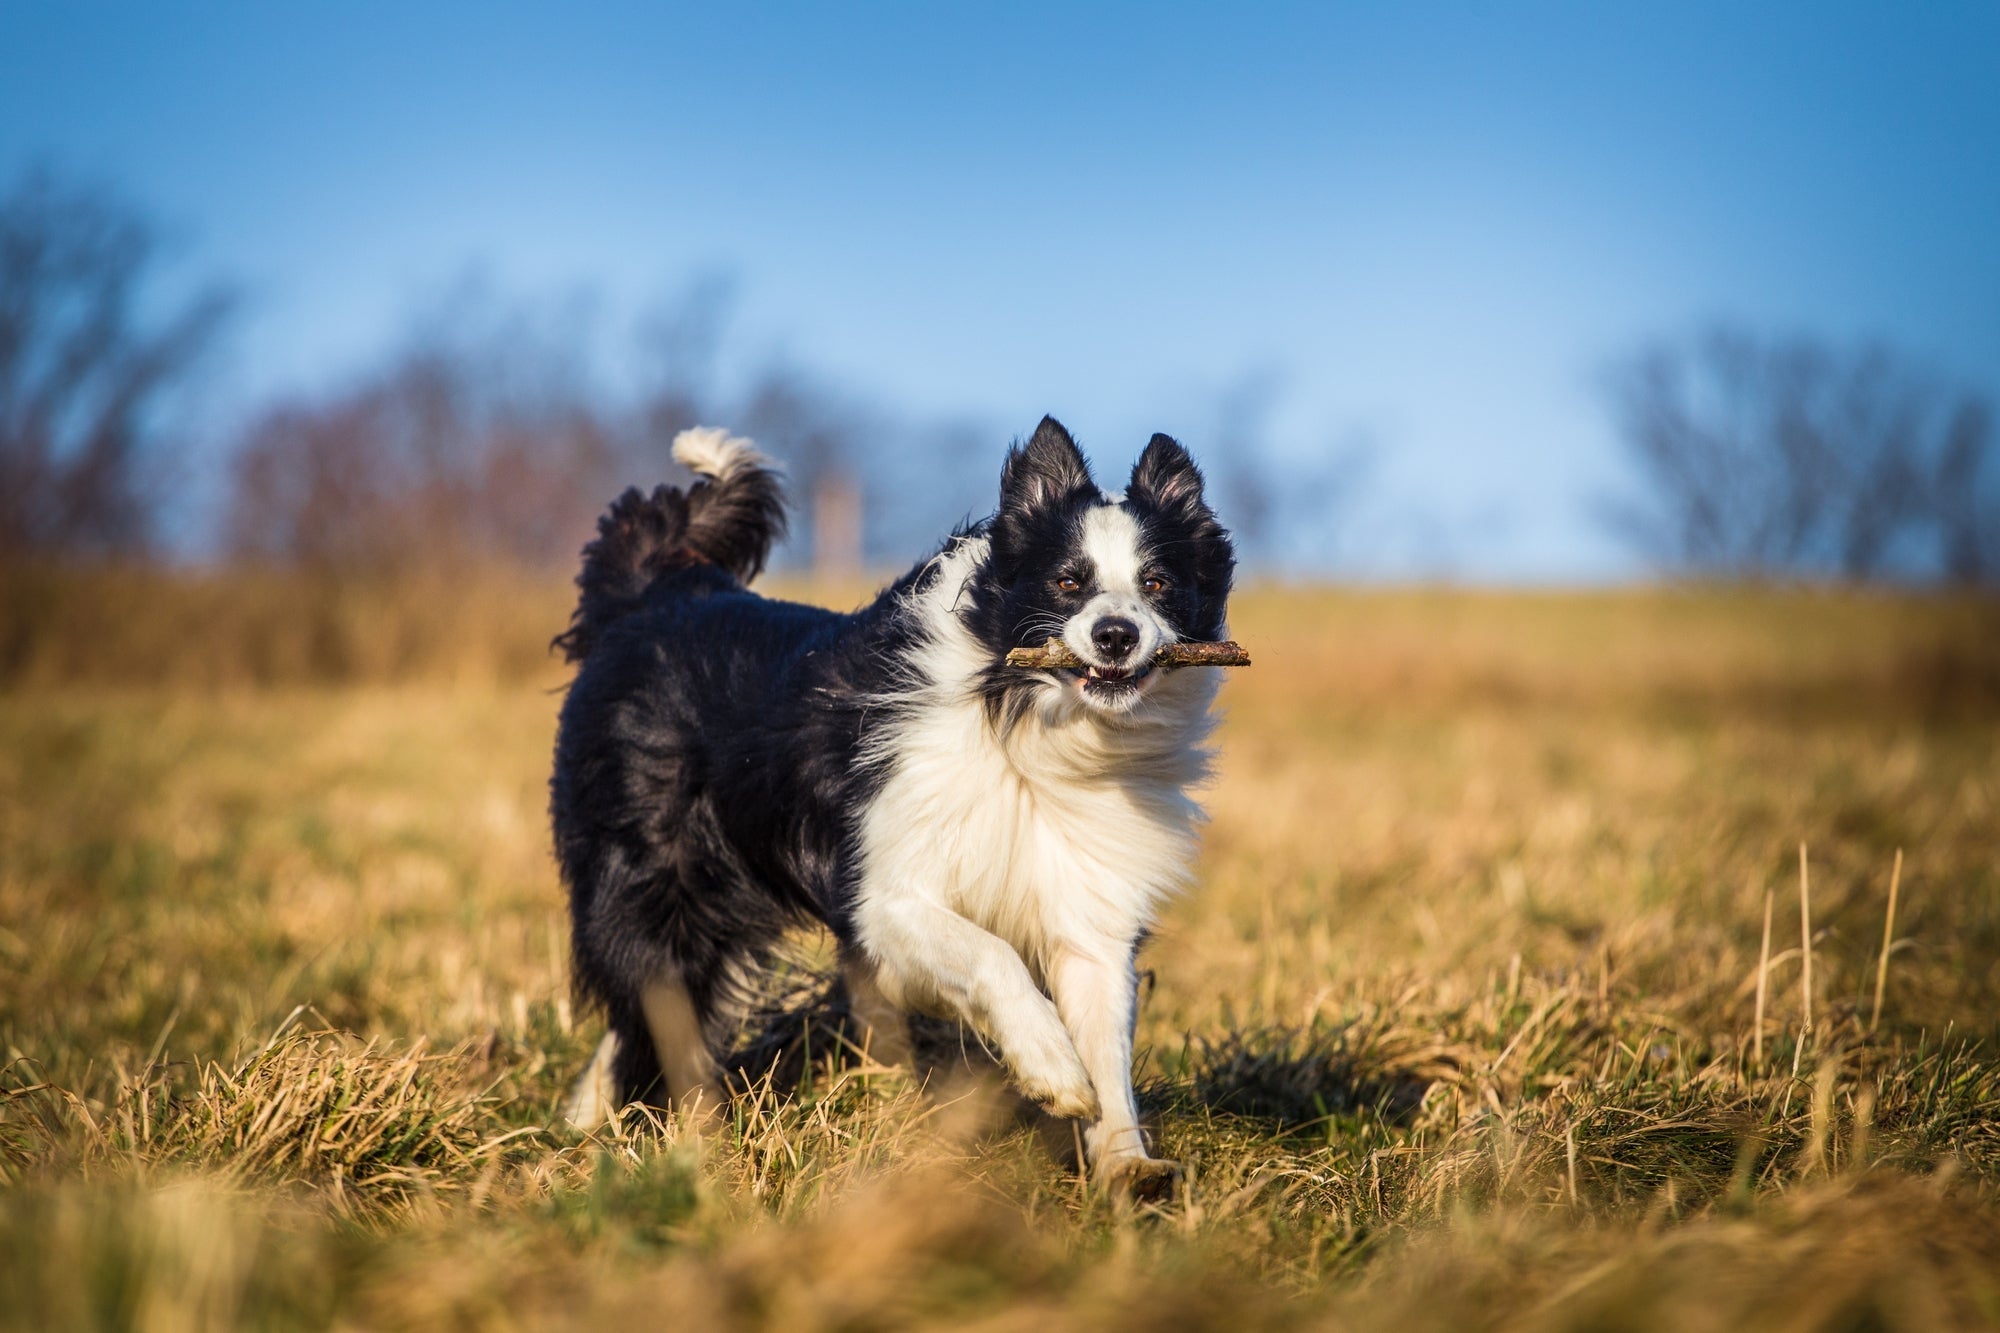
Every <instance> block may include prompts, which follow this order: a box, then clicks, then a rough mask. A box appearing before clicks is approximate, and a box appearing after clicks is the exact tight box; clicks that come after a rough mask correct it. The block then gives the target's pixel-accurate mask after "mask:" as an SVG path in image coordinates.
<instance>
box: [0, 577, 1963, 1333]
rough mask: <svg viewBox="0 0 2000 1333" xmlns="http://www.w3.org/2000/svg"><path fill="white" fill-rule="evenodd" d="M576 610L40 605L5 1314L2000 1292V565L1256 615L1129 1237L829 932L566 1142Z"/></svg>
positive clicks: (1559, 1302)
mask: <svg viewBox="0 0 2000 1333" xmlns="http://www.w3.org/2000/svg"><path fill="white" fill-rule="evenodd" d="M566 600H567V599H566V596H565V594H564V590H563V589H562V588H561V587H560V586H559V585H555V586H548V587H529V588H521V587H516V586H509V585H506V584H504V583H502V582H500V581H497V580H484V581H472V582H470V583H469V584H467V585H465V586H463V587H457V588H454V587H451V586H449V585H446V586H438V587H431V588H422V587H411V586H398V587H373V588H370V587H366V586H363V587H339V586H332V585H321V586H315V585H311V584H306V583H300V582H296V581H289V582H288V581H286V580H283V579H276V578H273V579H267V580H252V579H241V580H236V581H232V578H230V577H220V576H218V577H217V578H215V579H211V580H206V581H203V580H196V581H193V582H191V583H189V582H176V581H171V580H161V579H158V578H157V577H150V576H138V575H133V576H110V577H107V578H105V579H101V580H99V581H96V582H90V581H87V580H86V581H82V582H79V581H78V580H76V579H75V577H74V576H62V577H57V576H46V577H44V578H43V579H42V580H41V581H39V582H36V581H33V580H25V579H17V580H15V581H14V582H12V583H9V584H7V585H6V586H5V587H4V589H0V604H4V605H5V607H6V608H7V609H8V612H9V619H7V620H6V621H5V622H0V624H4V627H0V680H4V681H5V682H8V684H7V685H6V687H5V690H4V692H0V1053H4V1057H5V1061H6V1064H5V1070H4V1075H0V1324H4V1325H9V1326H15V1327H22V1328H31V1327H32V1328H76V1327H138V1328H146V1329H161V1330H169V1329H202V1328H218V1327H229V1326H238V1325H243V1326H257V1327H292V1326H298V1327H328V1326H341V1327H392V1328H437V1327H543V1326H561V1327H566V1326H576V1327H586V1326H604V1325H616V1324H619V1323H627V1322H629V1323H639V1322H644V1323H648V1324H661V1323H664V1324H668V1325H670V1326H673V1327H683V1328H771V1329H779V1328H784V1329H792V1328H808V1329H812V1328H824V1329H862V1328H897V1327H919V1326H933V1325H937V1326H943V1325H952V1326H964V1325H976V1326H980V1327H992V1328H1035V1329H1038V1330H1049V1329H1063V1328H1073V1327H1076V1328H1081V1327H1184V1328H1200V1327H1216V1328H1241V1327H1288V1326H1301V1327H1343V1328H1364V1329H1365V1328H1396V1329H1398V1330H1401V1331H1407V1330H1420V1329H1430V1328H1436V1329H1461V1328H1494V1329H1543V1328H1608V1327H1616V1328H1633V1329H1642V1328H1675V1329H1679V1328H1715V1329H1725V1328H1747V1327H1761V1328H1842V1329H1846V1328H1855V1329H1864V1328H1893V1329H1902V1328H1908V1329H1920V1328H1938V1327H1953V1326H1985V1325H1991V1324H1994V1323H2000V1058H1996V1055H1995V1051H1994V1042H1995V1040H1996V1038H2000V634H1996V624H2000V622H1996V618H1995V608H1994V607H1993V605H1992V604H1990V603H1988V604H1984V605H1982V604H1980V603H1976V602H1960V601H1949V600H1928V599H1915V598H1896V597H1889V596H1883V595H1874V594H1857V593H1838V594H1834V593H1805V592H1794V593H1776V592H1764V593H1752V592H1724V591H1652V592H1619V593H1590V594H1533V595H1531V594H1479V593H1454V592H1444V591H1407V592H1360V593H1357V592H1332V591H1320V590H1292V591H1287V590H1278V589H1270V590H1263V591H1258V592H1255V593H1253V594H1251V595H1248V596H1246V597H1244V598H1243V599H1242V600H1241V601H1240V603H1239V606H1238V611H1237V614H1236V615H1235V617H1234V620H1233V629H1234V630H1235V632H1236V634H1237V636H1238V637H1239V638H1241V639H1243V640H1244V641H1245V642H1246V643H1248V644H1249V645H1250V646H1251V647H1252V649H1253V651H1254V653H1255V655H1256V657H1257V661H1258V665H1257V666H1255V667H1253V668H1251V669H1249V670H1248V671H1244V672H1240V673H1236V675H1235V676H1234V677H1233V679H1232V680H1231V682H1230V683H1229V685H1228V686H1227V687H1226V689H1225V695H1224V697H1225V701H1226V704H1227V708H1228V713H1229V720H1228V722H1227V724H1226V725H1225V727H1224V728H1223V731H1222V733H1221V749H1222V765H1221V778H1220V781H1219V782H1218V784H1217V786H1216V788H1215V790H1214V791H1213V793H1212V799H1211V807H1212V812H1213V815H1214V823H1213V826H1212V828H1211V830H1210V837H1209V840H1208V847H1207V852H1206V856H1205V860H1204V865H1203V873H1202V877H1201V884H1200V887H1199V889H1198V890H1197V891H1196V892H1195V893H1194V894H1193V895H1191V896H1190V897H1188V898H1187V899H1186V900H1184V901H1183V902H1181V903H1179V904H1178V905H1176V906H1175V907H1174V908H1173V909H1172V911H1171V912H1170V913H1169V915H1168V917H1167V919H1166V920H1165V921H1164V923H1163V924H1162V927H1161V929H1160V931H1159V933H1158V935H1157V936H1156V938H1155V939H1154V941H1153V942H1152V944H1151V945H1150V946H1149V948H1148V950H1147V953H1146V955H1145V957H1144V960H1143V963H1142V965H1143V966H1145V967H1147V968H1149V969H1150V970H1151V974H1152V977H1153V982H1152V985H1151V988H1150V993H1149V996H1148V999H1147V1003H1146V1007H1145V1011H1144V1013H1143V1015H1142V1018H1141V1032H1140V1035H1141V1042H1142V1045H1144V1046H1145V1047H1146V1054H1145V1057H1144V1064H1143V1067H1142V1077H1143V1080H1144V1086H1145V1101H1146V1104H1147V1107H1148V1110H1149V1112H1150V1114H1151V1116H1152V1118H1153V1120H1154V1122H1155V1125H1156V1128H1157V1133H1158V1138H1159V1141H1160V1146H1161V1149H1162V1150H1163V1151H1164V1152H1167V1153H1169V1154H1171V1155H1173V1156H1175V1157H1178V1158H1180V1159H1181V1160H1183V1161H1184V1162H1185V1163H1186V1164H1187V1166H1188V1180H1187V1188H1186V1190H1185V1192H1184V1196H1183V1198H1182V1199H1181V1200H1180V1201H1179V1202H1177V1203H1176V1204H1175V1205H1173V1206H1172V1207H1170V1208H1168V1209H1165V1210H1163V1211H1161V1212H1157V1213H1148V1214H1142V1215H1139V1216H1135V1217H1121V1216H1118V1215H1116V1214H1114V1213H1112V1212H1110V1211H1109V1210H1107V1209H1105V1208H1104V1207H1102V1206H1101V1205H1100V1204H1098V1203H1097V1202H1095V1201H1093V1200H1092V1199H1091V1198H1090V1197H1089V1196H1088V1195H1087V1194H1086V1193H1085V1192H1084V1191H1083V1190H1082V1189H1081V1188H1080V1186H1079V1184H1078V1182H1077V1179H1076V1176H1075V1174H1074V1172H1073V1171H1072V1170H1071V1169H1070V1168H1069V1167H1068V1165H1067V1164H1066V1163H1065V1161H1064V1160H1063V1155H1062V1136H1061V1135H1052V1134H1049V1133H1047V1132H1045V1130H1046V1127H1042V1126H1035V1125H1032V1124H1027V1125H1020V1124H1017V1123H1016V1122H1015V1121H1014V1120H1013V1119H1011V1118H1009V1116H1008V1115H1007V1114H1006V1113H1005V1108H1004V1107H1001V1106H998V1105H997V1104H995V1103H993V1102H990V1101H989V1100H988V1099H986V1098H985V1097H983V1096H980V1095H974V1094H966V1093H962V1092H961V1090H960V1088H959V1085H958V1084H956V1083H953V1084H952V1085H951V1090H950V1091H948V1092H945V1093H942V1094H940V1093H939V1092H938V1090H937V1088H936V1087H934V1088H933V1089H931V1090H930V1091H928V1092H927V1091H926V1090H924V1089H920V1088H917V1087H914V1086H912V1084H911V1083H910V1082H909V1081H908V1080H906V1079H904V1078H902V1077H900V1076H898V1075H896V1074H894V1073H891V1072H884V1071H879V1070H875V1069H873V1068H871V1067H869V1066H866V1065H863V1064H861V1063H859V1062H857V1061H856V1060H854V1059H853V1058H851V1054H850V1053H847V1052H844V1051H842V1050H841V1049H840V1047H839V1046H838V1043H837V1033H838V1024H837V1019H838V1009H837V1004H836V1005H834V1006H832V1007H830V1008H829V1007H821V1008H818V1009H815V1008H813V1007H812V1005H811V997H812V996H813V995H814V993H815V991H814V986H813V978H812V976H811V975H810V972H809V970H802V971H801V972H800V973H799V974H798V975H796V976H793V977H791V978H789V979H787V984H786V985H785V986H784V987H782V988H781V993H779V994H777V995H776V996H775V998H774V1003H775V1004H777V1005H779V1006H780V1008H781V1009H782V1010H783V1012H781V1013H778V1014H777V1015H776V1016H775V1017H772V1018H770V1019H769V1021H768V1022H767V1023H766V1024H765V1025H764V1026H763V1027H762V1028H761V1029H760V1031H759V1032H758V1033H757V1034H754V1035H755V1037H756V1040H755V1041H754V1042H753V1043H752V1045H751V1046H750V1047H749V1049H751V1050H754V1051H755V1052H756V1055H757V1059H756V1060H755V1061H752V1062H751V1064H752V1065H753V1066H754V1067H752V1068H750V1069H749V1070H748V1071H747V1076H748V1077H747V1081H748V1082H750V1083H751V1084H752V1085H753V1086H752V1087H751V1089H750V1090H749V1091H748V1092H747V1093H746V1094H745V1095H744V1096H743V1097H742V1098H741V1099H740V1100H739V1101H738V1103H737V1105H736V1108H735V1114H734V1119H733V1123H732V1125H731V1128H730V1130H729V1131H728V1132H727V1133H726V1134H724V1135H722V1136H720V1137H719V1138H716V1139H713V1140H711V1141H708V1142H706V1143H698V1142H696V1141H695V1140H693V1139H691V1138H689V1137H687V1136H686V1135H684V1134H682V1133H680V1132H679V1131H678V1129H677V1128H676V1127H675V1126H671V1125H669V1126H666V1127H664V1129H663V1130H662V1129H656V1128H654V1127H651V1126H648V1125H645V1124H642V1123H640V1122H639V1121H638V1119H637V1118H636V1117H635V1118H634V1119H633V1120H632V1121H631V1122H630V1123H628V1124H627V1125H626V1126H624V1127H622V1128H621V1130H620V1132H618V1133H616V1134H611V1135H606V1136H603V1137H601V1138H598V1139H595V1140H590V1141H584V1140H580V1139H579V1138H578V1137H577V1136H575V1135H573V1134H571V1133H568V1132H566V1131H564V1130H561V1129H556V1128H552V1127H551V1126H550V1119H551V1116H552V1113H553V1108H554V1106H555V1104H556V1102H557V1100H558V1098H559V1096H560V1095H561V1092H562V1090H563V1089H564V1087H565V1085H566V1083H567V1081H568V1079H569V1078H570V1077H571V1076H572V1075H573V1074H574V1073H575V1071H576V1070H577V1069H578V1068H580V1067H581V1065H582V1063H583V1061H584V1059H585V1057H586V1055H587V1054H588V1051H589V1048H590V1046H591V1045H592V1043H593V1041H594V1039H595V1036H596V1028H595V1026H594V1024H593V1022H592V1020H591V1019H590V1017H589V1016H588V1015H587V1014H578V1013H574V1012H572V1010H571V1008H570V1005H569V1003H568V1001H567V998H566V980H565V974H564V961H563V960H564V951H565V948H566V942H565V936H564V930H565V927H564V924H563V914H562V909H561V898H560V892H559V888H558V885H557V883H556V879H555V876H554V872H553V869H552V867H551V864H550V861H549V857H548V853H547V849H546V829H545V822H544V814H543V805H544V786H543V784H544V782H545V781H546V776H547V756H548V753H549V747H550V741H551V737H552V731H553V721H554V712H555V708H556V704H557V696H556V695H555V694H554V693H552V690H553V689H554V688H555V687H557V686H559V684H560V681H561V676H560V674H559V673H558V672H557V671H556V669H555V667H554V666H553V665H552V664H550V663H549V662H548V661H547V659H546V658H545V657H544V656H543V655H542V652H541V645H542V644H543V643H545V641H546V638H547V636H548V634H549V633H551V632H553V630H554V629H555V628H557V627H559V625H560V622H561V618H562V615H563V612H564V609H565V605H566ZM1801 841H1804V842H1805V843H1806V844H1807V845H1808V848H1809V854H1810V865H1811V876H1812V878H1811V890H1812V897H1811V909H1812V924H1813V930H1814V939H1813V954H1812V977H1813V984H1814V989H1813V993H1812V996H1811V1002H1812V1007H1813V1008H1812V1018H1813V1023H1812V1028H1811V1031H1810V1032H1809V1033H1802V1027H1803V1017H1804V1012H1803V1010H1804V997H1803V996H1802V994H1801V988H1800V980H1801V961H1802V960H1801V957H1800V949H1799V943H1800V924H1799V900H1798V869H1797V858H1798V851H1797V848H1798V844H1799V843H1800V842H1801ZM1899 848H1900V849H1902V850H1903V851H1904V853H1905V864H1904V871H1903V878H1902V882H1901V887H1900V901H1899V906H1898V913H1897V918H1896V927H1895V936H1896V944H1895V947H1894V950H1893V951H1892V954H1891V958H1890V964H1889V970H1888V982H1887V990H1886V1000H1885V1003H1884V1005H1883V1010H1882V1017H1881V1022H1880V1024H1879V1026H1876V1027H1874V1028H1873V1030H1871V1024H1870V1018H1871V1011H1872V1007H1873V999H1874V986H1875V977H1876V968H1877V960H1878V957H1879V954H1880V950H1881V947H1882V933H1883V924H1884V917H1883V912H1884V907H1885V905H1886V898H1887V891H1888V881H1889V874H1890V867H1891V864H1892V862H1893V859H1894V856H1895V853H1896V851H1897V850H1898V849H1899ZM1767 891H1769V892H1771V893H1773V894H1774V895H1775V912H1774V917H1773V922H1774V924H1773V943H1772V946H1771V950H1772V962H1771V967H1770V970H1769V977H1768V983H1769V984H1768V994H1767V996H1766V1000H1765V1006H1766V1010H1765V1020H1764V1025H1763V1026H1764V1030H1763V1033H1762V1041H1763V1054H1762V1059H1761V1061H1759V1060H1758V1059H1757V1058H1756V1056H1755V1053H1754V1037H1753V1018H1754V1014H1755V1006H1756V980H1757V973H1758V958H1759V948H1760V942H1761V935H1762V927H1763V919H1764V906H1765V895H1766V893H1767ZM813 956H814V951H813V949H812V947H811V944H810V942H806V943H804V944H802V948H801V958H802V964H801V967H802V969H809V965H810V961H811V959H812V958H813ZM774 1053H775V1054H779V1055H782V1056H783V1059H782V1060H781V1061H780V1063H779V1064H778V1065H777V1066H776V1067H775V1071H776V1072H774V1073H767V1072H766V1066H767V1065H768V1062H769V1060H770V1058H771V1057H772V1055H773V1054H774ZM758 1075H764V1077H761V1078H759V1077H756V1076H758Z"/></svg>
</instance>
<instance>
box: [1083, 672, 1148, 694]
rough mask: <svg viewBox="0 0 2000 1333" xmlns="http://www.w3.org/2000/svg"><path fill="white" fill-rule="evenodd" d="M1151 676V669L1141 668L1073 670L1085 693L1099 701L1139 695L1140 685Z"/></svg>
mask: <svg viewBox="0 0 2000 1333" xmlns="http://www.w3.org/2000/svg"><path fill="white" fill-rule="evenodd" d="M1148 674H1150V672H1149V669H1148V668H1146V667H1140V668H1139V669H1137V670H1129V669H1127V668H1125V667H1099V666H1087V667H1076V668H1074V669H1072V670H1071V672H1070V675H1072V676H1074V677H1075V678H1076V679H1077V680H1078V681H1079V682H1081V684H1082V688H1083V692H1084V693H1085V694H1088V695H1091V696H1092V697H1094V698H1098V699H1117V698H1122V697H1123V696H1125V695H1129V694H1137V693H1138V692H1139V687H1140V683H1141V682H1142V681H1144V680H1145V679H1146V677H1147V675H1148Z"/></svg>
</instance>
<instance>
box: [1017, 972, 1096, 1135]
mask: <svg viewBox="0 0 2000 1333" xmlns="http://www.w3.org/2000/svg"><path fill="white" fill-rule="evenodd" d="M1032 1012H1034V1013H1035V1015H1036V1017H1035V1019H1034V1021H1031V1022H1020V1023H1016V1024H1014V1025H1012V1026H1011V1027H1010V1028H1009V1029H1008V1032H1007V1036H1006V1037H1003V1038H1002V1042H1003V1052H1002V1053H1003V1054H1004V1055H1005V1056H1006V1057H1007V1065H1008V1068H1010V1069H1011V1070H1012V1071H1013V1073H1014V1082H1015V1083H1016V1084H1017V1085H1018V1086H1019V1087H1020V1089H1021V1093H1022V1095H1023V1096H1025V1097H1027V1098H1028V1099H1029V1100H1030V1101H1033V1102H1035V1103H1037V1104H1038V1105H1040V1106H1041V1108H1042V1109H1043V1110H1045V1111H1047V1112H1048V1113H1049V1114H1050V1115H1055V1116H1062V1117H1064V1118H1065V1119H1070V1120H1095V1119H1097V1117H1098V1115H1099V1107H1098V1104H1097V1090H1096V1089H1095V1088H1093V1087H1091V1085H1090V1074H1089V1072H1088V1071H1087V1070H1085V1069H1084V1067H1083V1061H1082V1059H1080V1058H1079V1057H1078V1056H1077V1053H1076V1047H1075V1045H1073V1044H1072V1043H1071V1041H1070V1039H1069V1033H1068V1032H1066V1031H1064V1030H1063V1025H1062V1020H1061V1019H1060V1018H1059V1017H1057V1016H1056V1007H1055V1006H1054V1005H1053V1004H1050V1003H1049V1002H1048V1001H1046V1000H1044V1001H1043V1002H1042V1005H1041V1007H1040V1008H1039V1009H1036V1010H1034V1011H1032ZM1010 1038H1011V1043H1010V1042H1009V1039H1010Z"/></svg>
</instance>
